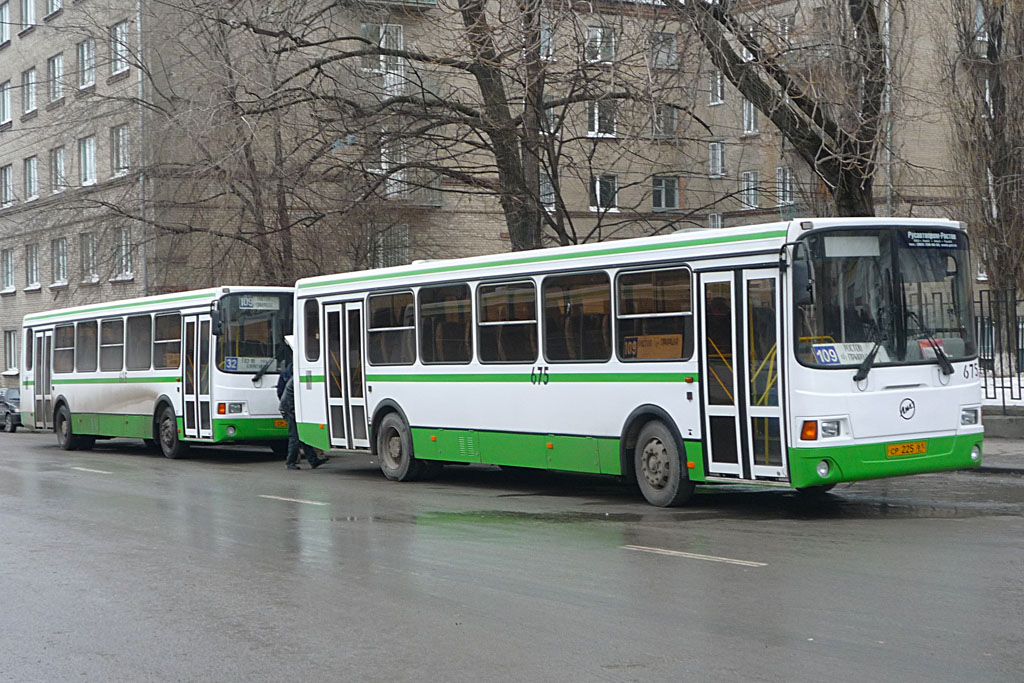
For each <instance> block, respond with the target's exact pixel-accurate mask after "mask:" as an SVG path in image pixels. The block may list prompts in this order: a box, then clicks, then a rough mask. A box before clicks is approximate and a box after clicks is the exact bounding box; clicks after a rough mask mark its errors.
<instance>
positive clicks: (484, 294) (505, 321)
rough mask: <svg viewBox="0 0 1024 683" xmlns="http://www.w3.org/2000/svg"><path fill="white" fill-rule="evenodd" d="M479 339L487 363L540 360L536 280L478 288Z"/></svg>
mask: <svg viewBox="0 0 1024 683" xmlns="http://www.w3.org/2000/svg"><path fill="white" fill-rule="evenodd" d="M477 292H478V299H477V301H478V306H477V311H478V313H477V330H476V334H477V339H478V340H479V344H480V351H479V354H480V361H481V362H484V363H495V362H498V363H533V362H535V361H536V360H537V290H536V286H535V285H534V283H533V282H529V281H526V282H508V283H502V284H497V285H480V286H479V287H478V288H477Z"/></svg>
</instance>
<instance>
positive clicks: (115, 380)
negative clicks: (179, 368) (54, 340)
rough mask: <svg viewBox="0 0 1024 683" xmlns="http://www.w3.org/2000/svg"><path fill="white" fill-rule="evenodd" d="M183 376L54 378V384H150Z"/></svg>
mask: <svg viewBox="0 0 1024 683" xmlns="http://www.w3.org/2000/svg"><path fill="white" fill-rule="evenodd" d="M180 381H181V377H180V376H178V375H172V376H170V377H90V378H88V379H57V378H54V379H53V383H54V384H149V383H151V382H162V383H173V382H180Z"/></svg>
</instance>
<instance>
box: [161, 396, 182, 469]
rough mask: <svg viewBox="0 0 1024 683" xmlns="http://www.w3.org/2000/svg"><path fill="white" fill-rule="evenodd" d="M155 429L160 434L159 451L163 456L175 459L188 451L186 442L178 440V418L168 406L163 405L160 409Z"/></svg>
mask: <svg viewBox="0 0 1024 683" xmlns="http://www.w3.org/2000/svg"><path fill="white" fill-rule="evenodd" d="M157 429H158V431H159V436H160V439H159V442H160V452H161V453H163V454H164V457H167V458H171V459H172V460H175V459H177V458H181V457H183V456H184V455H185V454H186V453H187V452H188V444H186V443H182V442H181V441H179V440H178V419H177V418H176V417H175V416H174V409H172V408H171V407H170V406H164V409H163V410H161V411H160V418H159V419H158V420H157Z"/></svg>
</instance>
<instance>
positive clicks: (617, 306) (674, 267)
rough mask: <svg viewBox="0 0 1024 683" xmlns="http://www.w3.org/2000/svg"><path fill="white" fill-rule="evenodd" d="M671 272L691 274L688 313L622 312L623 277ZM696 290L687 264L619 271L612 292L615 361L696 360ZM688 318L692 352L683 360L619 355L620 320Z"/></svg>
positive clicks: (684, 348)
mask: <svg viewBox="0 0 1024 683" xmlns="http://www.w3.org/2000/svg"><path fill="white" fill-rule="evenodd" d="M670 270H685V271H686V272H687V273H688V274H689V279H690V309H689V310H688V311H684V312H682V313H629V314H623V313H621V312H620V310H619V309H620V308H621V306H620V303H619V291H620V290H619V287H620V280H621V278H622V276H623V275H626V276H629V275H636V274H638V273H654V272H662V271H670ZM695 289H696V283H695V282H694V277H693V268H692V267H691V266H690V265H689V264H686V263H674V264H659V265H658V266H656V267H651V266H638V267H631V268H624V269H622V270H619V271H617V272H616V273H615V280H614V283H613V291H612V299H613V303H614V308H613V310H614V315H613V317H614V318H615V320H614V325H613V334H612V346H613V347H614V349H615V359H616V360H618V361H619V362H620V363H687V362H690V361H692V360H693V359H694V356H695V355H696V353H697V338H696V337H697V318H696V314H695V313H694V310H693V295H694V291H695ZM686 316H689V318H690V335H691V337H692V338H691V340H690V344H689V352H690V353H689V355H684V356H683V357H682V358H625V357H623V356H622V355H621V354H620V353H619V351H620V350H621V348H620V346H619V343H618V342H619V339H618V337H619V329H620V327H621V326H620V324H619V320H620V319H622V320H629V319H640V318H674V317H686ZM686 350H687V342H686V339H685V338H684V339H683V351H684V352H685V351H686Z"/></svg>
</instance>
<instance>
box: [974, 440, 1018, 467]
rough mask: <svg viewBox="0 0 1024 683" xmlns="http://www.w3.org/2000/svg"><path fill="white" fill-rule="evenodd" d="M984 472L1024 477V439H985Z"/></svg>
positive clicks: (982, 446) (983, 453) (982, 458)
mask: <svg viewBox="0 0 1024 683" xmlns="http://www.w3.org/2000/svg"><path fill="white" fill-rule="evenodd" d="M981 454H982V455H981V467H980V468H978V469H979V470H980V471H982V472H1007V473H1013V474H1022V475H1024V439H1007V438H1002V437H988V436H986V437H985V441H984V442H983V443H982V445H981Z"/></svg>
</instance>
